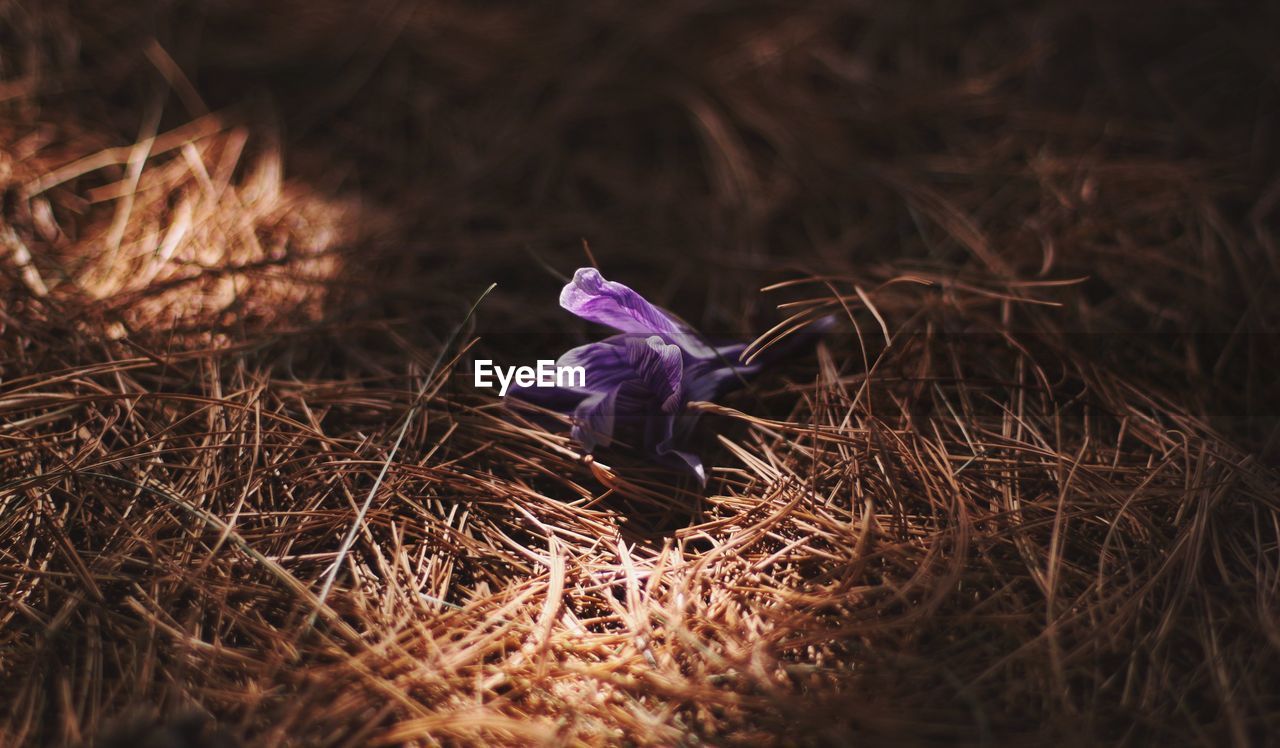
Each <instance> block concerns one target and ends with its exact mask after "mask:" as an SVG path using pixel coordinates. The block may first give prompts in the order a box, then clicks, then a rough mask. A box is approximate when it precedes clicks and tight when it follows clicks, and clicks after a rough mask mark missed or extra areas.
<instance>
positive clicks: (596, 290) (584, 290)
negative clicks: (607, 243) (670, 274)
mask: <svg viewBox="0 0 1280 748" xmlns="http://www.w3.org/2000/svg"><path fill="white" fill-rule="evenodd" d="M560 306H562V307H564V308H565V309H567V310H569V311H570V312H573V313H574V314H576V315H578V316H579V317H581V318H583V319H585V320H587V321H589V322H598V323H599V324H602V325H608V326H609V327H612V328H614V329H615V330H619V331H621V332H630V333H643V334H645V335H652V334H654V333H667V334H669V335H677V334H681V333H685V332H687V330H686V329H685V327H684V325H682V324H680V323H679V322H677V321H676V320H675V319H673V318H672V317H671V316H669V315H668V314H667V313H666V312H664V311H662V310H661V309H659V308H658V307H656V306H654V305H653V304H650V303H649V302H648V301H646V300H645V298H644V297H643V296H641V295H640V294H638V293H636V292H635V291H632V290H631V289H630V288H628V287H626V286H624V285H622V284H621V283H616V282H614V281H608V280H605V279H604V276H602V275H600V271H599V270H596V269H595V268H579V269H578V271H577V272H576V273H574V274H573V280H572V281H570V282H569V284H568V285H566V286H565V287H564V290H562V291H561V292H560Z"/></svg>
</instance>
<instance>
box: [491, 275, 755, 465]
mask: <svg viewBox="0 0 1280 748" xmlns="http://www.w3.org/2000/svg"><path fill="white" fill-rule="evenodd" d="M560 306H562V307H564V308H565V309H567V310H569V311H570V312H573V313H574V314H576V315H578V316H579V317H581V318H583V319H585V320H588V321H590V322H596V323H599V324H602V325H606V326H608V327H612V328H613V329H615V330H617V331H618V333H619V334H617V335H613V336H611V337H608V338H605V339H604V340H601V341H599V342H596V343H587V344H586V345H582V346H578V347H577V348H574V349H572V350H570V351H568V352H567V353H565V354H564V355H562V356H561V357H560V358H559V359H558V360H557V361H556V366H557V367H564V366H581V367H583V369H584V371H585V374H586V378H585V379H586V381H585V384H584V386H580V387H554V388H534V387H520V388H512V390H511V394H513V395H514V396H516V397H518V398H519V399H521V400H524V401H526V402H531V403H535V404H538V405H542V406H544V407H546V408H549V409H551V410H555V411H558V412H560V413H564V414H567V415H569V416H570V417H571V420H572V423H573V429H572V432H571V434H570V435H571V436H572V437H573V439H574V440H575V441H577V442H578V443H579V444H580V445H581V446H582V448H583V449H584V450H586V451H587V452H591V451H593V450H594V449H596V448H597V447H607V446H609V445H610V444H613V443H615V442H617V443H619V444H623V445H628V446H631V447H633V448H638V449H641V450H643V451H644V452H645V453H647V454H648V455H650V456H651V457H654V458H656V459H657V460H658V461H659V462H662V463H665V464H668V465H670V466H673V467H676V468H680V469H684V470H688V471H690V472H692V473H693V474H695V475H697V476H698V480H699V481H701V482H703V483H705V482H706V479H707V476H706V471H705V470H704V468H703V466H702V460H701V459H699V458H698V456H697V455H696V454H693V453H692V452H689V451H686V450H684V449H681V448H680V445H681V443H682V441H683V440H684V439H685V437H687V436H688V433H689V431H690V430H691V429H692V426H693V421H694V420H695V417H696V414H694V413H691V412H688V411H687V409H686V405H687V404H688V403H689V402H691V401H694V400H712V399H714V398H717V397H719V396H721V395H723V394H725V393H726V392H728V391H730V390H732V389H733V388H735V387H737V386H740V385H741V384H743V383H745V379H746V377H749V376H751V375H753V374H756V373H757V372H758V371H759V369H760V364H759V363H755V362H753V363H751V364H745V363H742V361H741V360H740V356H741V355H742V353H743V351H744V350H746V348H747V345H746V344H745V343H734V344H732V345H725V346H713V345H711V344H709V343H707V342H706V341H705V340H704V339H703V338H702V337H701V336H700V335H699V334H698V333H697V332H695V331H694V330H693V329H691V328H690V327H689V326H688V325H686V324H684V323H683V322H681V321H679V320H677V319H676V318H675V317H673V316H672V315H671V314H669V313H668V312H666V311H663V310H662V309H659V308H658V307H656V306H654V305H653V304H650V303H649V302H648V301H646V300H645V299H644V297H642V296H641V295H640V294H638V293H636V292H635V291H633V290H631V289H630V288H628V287H627V286H624V285H623V284H621V283H616V282H614V281H608V280H605V279H604V277H603V276H601V275H600V272H599V271H598V270H596V269H595V268H581V269H579V270H578V271H577V272H576V273H574V274H573V280H572V281H571V282H570V283H569V284H568V285H566V286H565V287H564V290H563V291H561V292H560Z"/></svg>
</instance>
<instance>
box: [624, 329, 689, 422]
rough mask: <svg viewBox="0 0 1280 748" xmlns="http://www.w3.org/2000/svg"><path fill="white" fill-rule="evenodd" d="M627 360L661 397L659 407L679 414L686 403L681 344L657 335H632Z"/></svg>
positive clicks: (649, 389) (659, 397) (641, 378)
mask: <svg viewBox="0 0 1280 748" xmlns="http://www.w3.org/2000/svg"><path fill="white" fill-rule="evenodd" d="M626 344H627V361H628V363H629V364H630V365H631V368H632V370H633V371H634V372H635V374H634V376H635V377H636V378H637V379H639V380H640V381H641V382H642V383H643V384H644V386H645V388H646V389H647V390H648V391H649V392H650V393H651V394H652V395H653V396H654V397H655V398H656V399H657V401H658V403H659V406H658V408H659V410H661V411H662V412H663V413H675V412H676V411H677V410H679V409H680V408H681V407H683V406H684V355H683V354H682V353H681V351H680V346H678V345H674V344H672V343H667V342H666V341H665V340H663V339H662V338H661V337H659V336H657V335H651V336H650V337H648V338H645V339H643V340H642V339H640V338H637V337H628V338H627V341H626Z"/></svg>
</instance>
